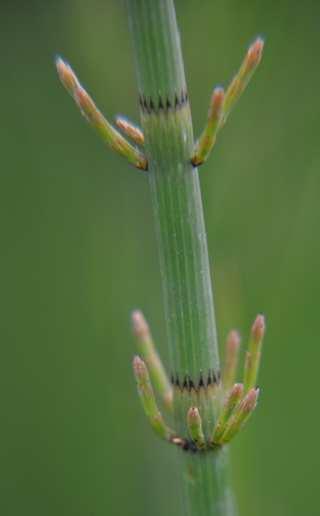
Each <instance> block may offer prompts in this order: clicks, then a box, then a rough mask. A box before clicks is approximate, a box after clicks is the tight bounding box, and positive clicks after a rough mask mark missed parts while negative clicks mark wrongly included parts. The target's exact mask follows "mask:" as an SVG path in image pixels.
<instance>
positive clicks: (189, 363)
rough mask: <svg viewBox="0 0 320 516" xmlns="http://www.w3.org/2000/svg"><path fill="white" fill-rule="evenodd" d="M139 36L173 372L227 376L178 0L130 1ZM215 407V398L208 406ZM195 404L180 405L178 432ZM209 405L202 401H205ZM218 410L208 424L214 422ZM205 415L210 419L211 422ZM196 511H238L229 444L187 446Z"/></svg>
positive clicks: (191, 503) (200, 515)
mask: <svg viewBox="0 0 320 516" xmlns="http://www.w3.org/2000/svg"><path fill="white" fill-rule="evenodd" d="M127 9H128V12H129V19H130V25H131V30H132V35H133V42H134V50H135V59H136V70H137V75H138V87H139V95H140V106H141V115H142V125H143V131H144V135H145V147H146V154H147V159H148V163H149V178H150V186H151V194H152V203H153V207H154V218H155V224H156V231H157V236H158V244H159V253H160V265H161V273H162V284H163V293H164V306H165V315H166V325H167V336H168V346H169V351H170V361H171V364H170V366H171V370H172V373H173V374H174V375H177V376H178V377H179V379H180V382H181V381H183V379H184V377H185V375H189V376H190V377H191V379H192V381H193V382H194V383H197V382H198V381H199V378H200V374H202V375H203V376H204V377H208V375H209V376H213V378H215V379H218V378H219V374H220V373H219V356H218V346H217V335H216V324H215V318H214V307H213V297H212V290H211V278H210V266H209V259H208V251H207V240H206V233H205V225H204V219H203V209H202V201H201V193H200V185H199V177H198V171H197V169H196V168H194V167H193V166H192V164H191V157H192V153H193V149H194V138H193V129H192V120H191V113H190V107H189V102H188V97H187V89H186V82H185V76H184V67H183V60H182V54H181V47H180V39H179V33H178V28H177V23H176V17H175V10H174V3H173V0H127ZM207 405H208V404H207ZM187 408H188V402H187V404H186V403H185V401H184V402H183V401H181V400H179V397H178V401H177V402H176V403H175V406H174V412H175V421H176V426H177V428H176V429H177V430H178V432H183V431H185V430H184V429H185V426H186V425H185V421H186V416H187ZM200 411H201V407H200ZM214 418H215V414H214V410H213V408H211V409H209V412H208V414H207V424H208V425H209V424H210V427H211V428H212V427H213V422H214ZM205 423H206V422H205V421H204V425H205ZM179 452H180V455H181V460H182V463H183V466H184V468H185V472H184V477H185V485H186V488H187V489H186V493H187V494H186V508H187V511H188V514H189V515H190V516H210V515H212V516H213V515H215V516H231V515H233V514H234V509H233V506H232V501H231V498H232V497H231V495H230V489H229V481H228V478H227V469H228V468H227V458H226V453H227V452H226V450H221V449H220V450H217V451H215V452H212V453H208V454H205V453H197V454H194V455H192V454H191V452H184V451H182V450H179Z"/></svg>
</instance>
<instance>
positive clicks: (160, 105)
mask: <svg viewBox="0 0 320 516" xmlns="http://www.w3.org/2000/svg"><path fill="white" fill-rule="evenodd" d="M158 108H159V109H164V106H163V102H162V97H161V95H159V101H158Z"/></svg>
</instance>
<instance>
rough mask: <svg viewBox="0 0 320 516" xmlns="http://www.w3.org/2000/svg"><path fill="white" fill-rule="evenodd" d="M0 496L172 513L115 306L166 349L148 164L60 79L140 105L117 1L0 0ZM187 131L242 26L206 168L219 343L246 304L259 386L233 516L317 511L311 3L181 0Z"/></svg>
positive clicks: (118, 103) (316, 76)
mask: <svg viewBox="0 0 320 516" xmlns="http://www.w3.org/2000/svg"><path fill="white" fill-rule="evenodd" d="M0 6H1V7H0V42H1V50H0V52H1V81H0V88H1V123H0V135H1V136H0V138H1V139H0V141H1V157H0V161H1V186H0V197H1V199H0V212H1V217H0V220H1V269H0V270H1V276H2V277H1V358H0V364H1V365H0V368H1V371H0V378H1V380H0V381H1V400H2V401H1V424H0V428H1V430H0V438H1V439H0V442H1V444H0V510H1V514H3V515H6V516H18V515H19V516H20V515H24V516H43V515H46V516H105V515H108V516H113V515H118V514H120V515H131V516H138V515H139V516H144V515H145V516H147V515H151V514H152V515H154V516H163V515H166V516H173V515H177V514H182V511H181V509H180V493H179V492H178V491H177V489H176V487H175V483H174V474H173V471H174V460H175V457H174V453H172V449H171V448H170V447H167V446H166V445H165V444H162V443H161V442H159V441H157V440H156V439H155V438H154V436H153V434H152V431H151V430H150V429H149V426H148V425H147V423H146V421H145V419H144V416H143V414H142V411H141V408H140V406H139V401H138V399H137V397H136V392H135V385H134V381H133V378H132V373H131V357H132V355H133V352H134V343H133V339H132V337H131V334H130V325H129V314H130V311H131V310H132V309H133V308H135V307H141V308H142V309H143V310H144V311H145V313H146V314H147V316H148V318H149V320H150V322H151V324H152V328H153V331H154V334H155V336H156V338H157V341H158V343H159V347H160V348H161V352H162V354H163V356H164V357H166V345H165V334H164V329H163V327H164V322H163V312H162V301H161V285H160V277H159V267H158V261H157V260H158V258H157V249H156V241H155V236H154V232H153V223H152V211H151V205H150V196H149V190H148V182H147V179H146V177H145V176H144V175H143V174H142V173H139V172H138V171H135V170H134V169H132V168H130V167H129V166H127V164H126V163H125V162H124V161H123V160H122V159H121V158H120V157H118V156H115V155H113V154H112V153H111V152H109V151H108V150H107V149H105V147H104V146H103V144H102V143H101V142H100V141H99V139H98V138H97V137H96V135H95V134H94V132H93V131H91V130H90V129H89V128H88V127H87V126H86V124H85V122H84V121H83V120H82V119H81V117H80V115H79V113H78V112H77V110H76V108H75V106H74V105H73V103H72V101H71V99H70V98H69V97H68V96H67V94H66V92H65V91H64V90H63V88H62V87H61V85H60V84H59V82H58V79H57V77H56V74H55V69H54V65H53V58H54V55H55V54H56V53H59V54H62V55H63V56H64V57H65V58H66V59H68V60H69V61H70V62H71V63H72V65H73V67H74V69H75V70H76V71H77V73H78V74H79V77H80V78H81V80H82V82H83V83H84V85H86V86H87V88H88V90H89V91H90V92H91V93H92V95H93V97H94V98H95V99H96V101H97V103H98V104H99V106H100V107H101V109H102V110H104V111H105V113H106V114H107V116H109V117H112V116H113V114H115V113H119V112H121V113H126V114H128V115H129V116H131V117H132V118H133V119H135V120H137V119H138V110H137V91H136V82H135V74H134V69H133V62H132V49H131V44H130V37H129V34H128V29H127V18H126V12H125V9H124V5H123V2H120V1H119V2H118V1H116V0H113V1H111V0H91V2H85V1H81V0H69V1H61V0H57V1H55V2H49V1H44V0H42V1H29V2H26V3H24V2H19V1H12V2H8V1H7V2H6V1H2V2H1V3H0ZM176 7H177V14H178V21H179V25H180V29H181V34H182V43H183V50H184V56H185V65H186V72H187V79H188V84H189V93H190V96H191V102H192V109H193V118H194V125H195V131H196V133H199V131H200V130H201V127H202V124H203V122H204V119H205V116H206V112H207V107H208V99H209V95H210V92H211V90H212V88H213V86H214V85H216V84H217V83H218V84H219V83H220V84H221V83H222V84H226V83H227V81H228V80H229V79H230V78H231V77H232V75H233V73H234V72H235V71H236V69H237V68H238V66H239V64H240V61H241V59H242V56H243V55H244V52H245V49H246V47H247V46H248V44H249V43H250V42H251V41H252V39H253V37H254V36H256V35H257V34H262V35H263V36H265V38H266V48H265V57H264V60H263V64H262V65H261V68H260V70H259V72H258V73H257V75H256V76H255V78H254V81H253V83H252V84H251V85H250V87H249V89H248V92H247V93H246V94H245V95H244V97H243V98H242V100H241V102H240V103H239V105H238V106H237V108H236V110H235V111H234V113H233V114H232V116H231V117H230V120H229V121H228V124H227V126H226V128H225V129H224V130H223V132H222V133H221V137H220V138H219V144H218V145H217V147H216V150H215V152H214V154H213V155H212V157H211V158H210V161H209V163H208V164H207V165H206V166H205V167H203V169H202V170H201V183H202V192H203V198H204V207H205V217H206V223H207V231H208V239H209V249H210V257H211V263H214V269H213V277H214V287H215V302H216V311H217V318H218V327H219V336H220V342H222V341H223V339H224V337H225V335H226V332H227V331H228V329H230V328H231V327H233V326H236V327H237V328H239V329H240V331H241V332H242V333H243V334H246V333H247V332H248V329H249V326H250V324H251V322H252V320H253V318H254V316H255V314H256V313H257V312H258V311H262V312H264V313H265V314H266V316H267V320H268V334H267V339H266V343H265V352H264V361H263V366H262V371H261V378H260V379H261V387H262V397H261V403H260V405H259V409H258V411H257V413H256V415H255V417H254V420H252V422H251V423H250V425H249V426H248V428H247V429H246V430H245V431H244V432H243V434H242V435H241V436H239V437H238V438H237V439H236V440H235V442H234V444H233V445H232V459H233V476H234V485H235V490H236V494H237V498H238V502H239V507H240V513H241V516H257V515H259V516H267V515H268V516H269V515H270V514H273V515H274V516H280V515H281V516H287V515H288V516H289V515H290V516H295V515H299V516H300V515H301V514H307V515H308V516H312V515H316V514H319V509H318V502H317V496H318V472H319V468H320V444H319V423H320V415H319V410H318V405H319V403H318V400H319V396H318V392H319V386H318V385H319V384H318V376H319V360H320V345H319V337H318V334H319V323H318V321H319V306H318V302H319V297H320V274H319V261H320V246H319V230H318V226H319V217H320V204H319V188H320V180H319V168H320V155H319V119H320V101H319V80H320V68H319V59H318V53H319V48H320V32H319V19H320V18H319V16H320V3H319V2H316V1H312V0H309V1H305V2H301V1H298V0H278V1H274V0H268V1H266V0H264V1H262V0H260V1H259V0H256V1H254V0H241V1H240V0H215V1H212V0H202V1H201V2H199V1H196V0H180V1H177V2H176Z"/></svg>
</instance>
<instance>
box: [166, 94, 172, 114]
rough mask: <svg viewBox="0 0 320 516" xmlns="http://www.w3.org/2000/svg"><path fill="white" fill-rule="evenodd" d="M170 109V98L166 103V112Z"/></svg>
mask: <svg viewBox="0 0 320 516" xmlns="http://www.w3.org/2000/svg"><path fill="white" fill-rule="evenodd" d="M169 109H171V102H170V99H169V97H167V101H166V110H167V111H169Z"/></svg>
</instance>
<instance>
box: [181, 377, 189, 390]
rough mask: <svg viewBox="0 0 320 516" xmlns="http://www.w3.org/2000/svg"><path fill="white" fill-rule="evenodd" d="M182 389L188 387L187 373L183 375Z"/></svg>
mask: <svg viewBox="0 0 320 516" xmlns="http://www.w3.org/2000/svg"><path fill="white" fill-rule="evenodd" d="M182 389H188V375H185V377H184V379H183V384H182Z"/></svg>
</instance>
